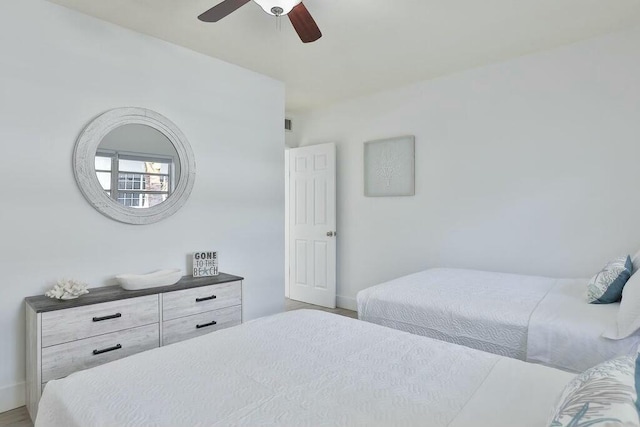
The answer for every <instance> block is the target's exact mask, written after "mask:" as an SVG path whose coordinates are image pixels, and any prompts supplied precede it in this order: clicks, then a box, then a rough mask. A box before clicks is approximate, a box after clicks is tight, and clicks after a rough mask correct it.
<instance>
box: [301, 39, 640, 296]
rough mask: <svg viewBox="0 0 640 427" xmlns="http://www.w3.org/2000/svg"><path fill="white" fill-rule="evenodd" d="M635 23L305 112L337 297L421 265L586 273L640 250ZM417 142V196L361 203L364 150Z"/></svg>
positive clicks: (639, 68) (639, 65)
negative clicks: (327, 164)
mask: <svg viewBox="0 0 640 427" xmlns="http://www.w3.org/2000/svg"><path fill="white" fill-rule="evenodd" d="M638 46H640V28H636V29H633V30H629V31H625V32H620V33H616V34H612V35H609V36H606V37H601V38H598V39H593V40H590V41H586V42H582V43H578V44H575V45H571V46H567V47H564V48H560V49H556V50H553V51H549V52H546V53H540V54H535V55H530V56H526V57H521V58H518V59H514V60H511V61H508V62H505V63H501V64H498V65H493V66H488V67H483V68H479V69H474V70H470V71H467V72H464V73H460V74H457V75H453V76H450V77H446V78H441V79H438V80H433V81H428V82H423V83H420V84H416V85H413V86H409V87H405V88H401V89H398V90H393V91H388V92H384V93H380V94H376V95H373V96H369V97H365V98H361V99H357V100H352V101H349V102H345V103H342V104H340V105H337V106H333V107H330V108H325V109H321V110H316V111H312V112H310V113H308V114H306V115H305V116H304V117H303V121H304V127H303V135H302V144H301V145H310V144H317V143H323V142H337V146H338V172H337V173H338V233H339V234H338V235H339V238H338V294H339V295H340V296H341V297H342V298H339V303H340V302H341V301H342V305H349V304H353V299H352V298H354V297H355V295H356V293H357V292H358V291H359V290H361V289H364V288H366V287H369V286H372V285H375V284H377V283H380V282H383V281H386V280H389V279H392V278H395V277H398V276H400V275H404V274H408V273H412V272H415V271H419V270H422V269H425V268H428V267H435V266H453V267H468V268H477V269H486V270H497V271H505V272H516V273H524V274H540V275H550V276H579V277H582V276H590V275H592V274H594V273H595V272H596V271H598V270H599V269H600V268H601V267H602V266H603V264H604V263H605V262H606V261H607V260H608V259H609V258H612V257H614V256H617V255H620V254H623V253H627V252H631V251H636V250H637V249H638V248H639V247H640V228H637V227H635V226H636V225H638V224H639V223H640V222H639V221H638V218H640V198H638V197H637V195H636V194H635V188H636V186H637V184H638V183H639V182H640V167H639V166H638V164H639V162H640V79H639V77H638V76H640V49H638ZM406 134H414V135H415V136H416V196H415V197H402V198H365V197H364V196H363V163H362V162H363V142H364V141H367V140H372V139H379V138H385V137H394V136H399V135H406Z"/></svg>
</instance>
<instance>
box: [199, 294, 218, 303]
mask: <svg viewBox="0 0 640 427" xmlns="http://www.w3.org/2000/svg"><path fill="white" fill-rule="evenodd" d="M216 298H218V297H217V296H215V295H211V296H210V297H206V298H196V302H203V301H211V300H212V299H216Z"/></svg>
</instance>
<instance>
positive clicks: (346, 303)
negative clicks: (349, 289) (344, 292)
mask: <svg viewBox="0 0 640 427" xmlns="http://www.w3.org/2000/svg"><path fill="white" fill-rule="evenodd" d="M336 305H337V306H338V307H339V308H344V309H347V310H353V311H358V303H357V302H356V299H355V298H351V297H343V296H340V295H338V296H336Z"/></svg>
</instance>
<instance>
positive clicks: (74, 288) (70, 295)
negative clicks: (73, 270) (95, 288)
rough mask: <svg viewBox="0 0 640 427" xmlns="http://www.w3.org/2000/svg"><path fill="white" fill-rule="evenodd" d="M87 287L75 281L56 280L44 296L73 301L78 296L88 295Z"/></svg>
mask: <svg viewBox="0 0 640 427" xmlns="http://www.w3.org/2000/svg"><path fill="white" fill-rule="evenodd" d="M88 293H89V290H88V289H87V285H86V284H85V283H82V282H78V281H77V280H73V279H71V280H58V283H56V284H55V286H54V287H53V288H51V289H50V290H48V291H47V292H46V293H45V295H46V296H48V297H49V298H56V299H74V298H78V297H79V296H80V295H84V294H88Z"/></svg>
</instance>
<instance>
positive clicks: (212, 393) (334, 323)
mask: <svg viewBox="0 0 640 427" xmlns="http://www.w3.org/2000/svg"><path fill="white" fill-rule="evenodd" d="M536 368H539V369H542V371H535V372H534V371H532V370H531V368H530V367H528V366H526V365H525V364H524V363H522V362H519V361H515V360H509V359H504V358H501V357H499V356H496V355H493V354H489V353H482V352H478V351H476V350H472V349H468V348H465V347H459V346H455V345H452V344H448V343H444V342H440V341H434V340H430V339H426V338H424V337H419V336H416V335H410V334H406V333H403V332H399V331H394V330H391V329H388V328H382V327H379V326H376V325H372V324H370V323H365V322H360V321H357V320H352V319H347V318H344V317H340V316H336V315H331V314H328V313H323V312H319V311H306V310H303V311H295V312H289V313H283V314H280V315H276V316H272V317H269V318H265V319H259V320H257V321H254V322H249V323H246V324H244V325H241V326H238V327H235V328H230V329H226V330H222V331H219V332H215V333H212V334H209V335H205V336H202V337H199V338H195V339H193V340H189V341H185V342H181V343H177V344H174V345H171V346H167V347H163V348H159V349H155V350H151V351H148V352H145V353H141V354H138V355H135V356H132V357H129V358H125V359H122V360H118V361H116V362H112V363H108V364H106V365H102V366H99V367H97V368H93V369H90V370H87V371H82V372H78V373H75V374H73V375H71V376H69V377H67V378H66V379H62V380H57V381H51V382H49V383H48V384H47V386H46V388H45V390H44V394H43V397H42V400H41V402H40V407H39V413H38V417H37V420H36V427H62V426H64V427H93V426H105V427H107V426H123V427H124V426H145V427H147V426H172V427H179V426H272V425H273V426H276V425H281V426H394V425H403V426H411V425H415V426H424V425H426V424H425V422H427V423H428V425H429V426H431V427H439V426H442V427H444V426H448V425H451V426H464V425H474V426H480V427H482V426H487V427H489V426H490V427H501V426H504V427H506V426H513V425H514V419H513V418H511V416H515V415H517V416H518V419H517V425H518V426H523V427H526V426H532V427H533V426H536V425H544V422H545V421H546V418H547V416H548V414H549V411H550V409H551V404H552V403H551V402H552V400H553V398H554V397H555V396H557V395H558V393H559V392H560V390H561V389H562V387H563V386H564V385H565V384H566V383H567V382H568V381H569V380H570V379H571V377H572V376H571V375H569V374H566V373H564V372H561V371H557V370H554V369H551V368H544V367H539V366H538V367H536ZM519 371H522V375H520V374H518V372H519ZM540 373H543V374H544V375H545V378H546V379H545V381H542V382H541V381H539V379H540V376H539V374H540ZM503 388H504V390H503V391H506V392H507V393H508V394H509V396H511V399H512V400H514V402H515V403H514V405H515V406H514V408H515V409H513V408H512V409H513V410H518V408H520V409H519V410H518V412H519V414H518V413H514V412H513V410H511V409H509V408H505V407H504V406H503V405H504V402H505V400H504V399H503V398H501V396H502V395H503V394H504V393H503V392H501V391H500V390H502V389H503ZM517 393H522V396H523V399H526V401H524V400H523V399H516V398H514V397H513V396H515V395H517ZM550 396H551V397H550ZM500 411H506V412H504V413H505V414H508V415H509V416H508V417H507V418H502V419H501V418H500V417H498V416H497V415H496V413H498V414H499V413H500ZM458 417H461V418H460V421H458ZM464 420H473V422H472V423H471V424H469V423H466V422H465V421H464Z"/></svg>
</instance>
